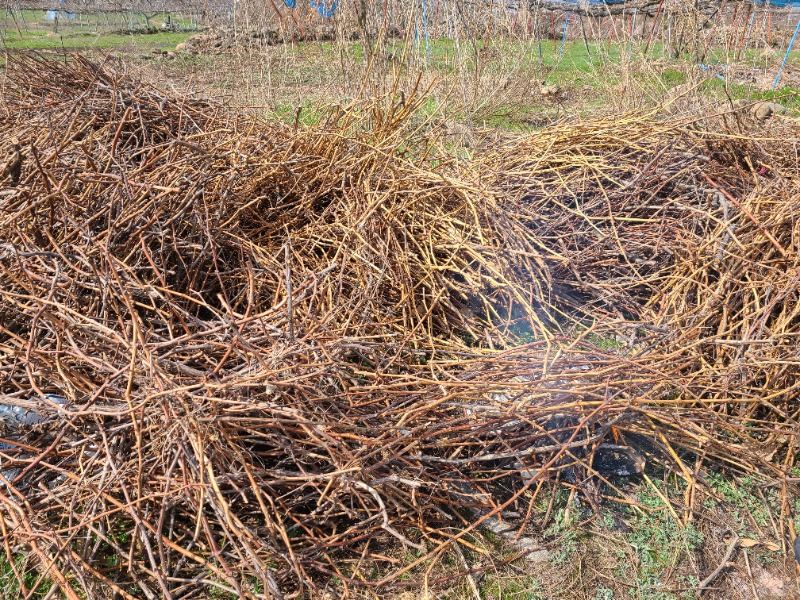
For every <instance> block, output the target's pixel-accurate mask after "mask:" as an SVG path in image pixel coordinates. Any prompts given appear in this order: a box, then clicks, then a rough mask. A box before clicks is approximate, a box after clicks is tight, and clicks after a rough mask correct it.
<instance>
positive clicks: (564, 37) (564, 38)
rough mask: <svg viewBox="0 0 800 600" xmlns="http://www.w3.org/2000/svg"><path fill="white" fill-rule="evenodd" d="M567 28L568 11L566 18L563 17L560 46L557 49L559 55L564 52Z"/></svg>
mask: <svg viewBox="0 0 800 600" xmlns="http://www.w3.org/2000/svg"><path fill="white" fill-rule="evenodd" d="M567 29H569V13H567V18H566V19H564V35H562V36H561V48H559V49H558V54H559V56H561V55H562V54H564V44H566V42H567Z"/></svg>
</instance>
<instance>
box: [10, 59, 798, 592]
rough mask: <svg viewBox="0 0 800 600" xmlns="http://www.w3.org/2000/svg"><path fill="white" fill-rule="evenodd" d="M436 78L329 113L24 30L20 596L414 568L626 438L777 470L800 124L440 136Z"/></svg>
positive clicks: (16, 516) (794, 364) (790, 328)
mask: <svg viewBox="0 0 800 600" xmlns="http://www.w3.org/2000/svg"><path fill="white" fill-rule="evenodd" d="M420 101H421V99H420V98H412V99H411V100H410V101H408V102H406V103H405V104H404V105H401V104H399V103H396V102H393V101H392V99H391V98H386V99H377V100H375V101H373V102H371V103H364V104H356V105H353V106H351V107H349V108H348V109H344V110H337V111H335V112H333V113H331V115H330V116H329V118H328V119H327V120H325V121H324V122H322V123H321V124H319V125H316V126H314V127H312V128H308V129H306V128H302V127H292V126H288V127H287V126H283V125H278V124H271V123H266V122H263V121H261V120H258V119H256V118H254V117H249V116H243V115H238V114H234V113H233V112H230V111H226V110H224V109H223V108H221V107H219V106H216V105H214V104H211V103H205V102H200V101H193V100H192V101H190V100H187V99H184V98H180V97H175V96H172V95H169V94H165V93H163V92H161V91H159V90H157V89H155V88H153V87H150V86H148V85H144V84H141V83H139V82H136V81H131V80H129V79H127V78H126V77H124V76H123V75H121V74H119V73H117V72H115V71H114V70H113V69H111V68H109V67H103V66H98V65H96V64H93V63H90V62H88V61H86V60H83V59H81V58H78V57H74V58H71V59H70V60H69V61H66V62H62V63H56V62H50V61H47V60H44V59H38V58H20V57H14V58H11V59H9V60H8V62H7V66H6V73H5V80H4V82H3V88H2V98H1V100H0V103H1V105H2V106H1V110H2V115H1V116H0V133H2V144H3V145H2V148H0V151H2V152H4V153H5V155H6V156H9V157H11V158H13V157H14V156H15V154H14V153H15V148H17V147H19V148H20V150H19V157H20V158H21V159H22V166H21V169H20V170H19V171H20V172H19V177H16V176H13V177H12V176H11V175H9V173H6V175H5V179H4V180H3V183H2V189H0V300H1V302H0V395H1V396H0V399H1V400H2V404H4V405H5V406H7V407H16V408H17V409H18V410H21V411H24V412H23V413H22V414H24V415H27V416H29V417H30V416H31V415H35V418H28V419H27V421H26V423H24V426H22V425H20V424H19V423H17V424H16V425H15V424H13V423H11V424H9V425H8V427H7V429H6V431H5V432H4V433H3V436H2V438H3V439H2V440H0V441H2V442H3V446H2V448H3V449H2V450H0V467H1V468H2V471H1V472H0V483H2V487H1V489H0V532H1V533H2V540H3V542H4V543H3V548H4V552H5V554H6V558H7V560H8V564H9V565H12V568H13V569H14V570H15V574H16V576H17V578H18V583H19V586H20V588H21V591H22V593H23V594H30V593H32V592H34V591H37V590H41V589H42V588H43V587H44V588H48V587H50V586H52V588H53V589H54V590H55V591H58V592H59V593H60V594H61V595H63V596H64V597H67V598H78V597H82V596H89V597H108V596H109V595H112V594H117V595H118V596H119V597H123V598H139V597H148V598H174V599H177V598H193V597H198V595H201V594H204V593H210V591H211V590H213V589H216V590H217V591H220V590H221V591H223V592H230V593H234V594H238V595H239V596H241V597H244V598H276V597H298V595H301V594H305V595H310V596H312V597H313V596H316V595H318V594H320V593H322V590H325V589H334V590H335V593H336V594H341V595H346V594H350V593H353V590H355V589H356V588H359V587H364V586H366V587H369V588H372V589H373V590H382V591H386V590H387V589H389V588H390V587H391V586H392V585H395V584H396V582H397V580H398V578H399V576H400V575H402V574H403V573H404V572H408V570H409V569H412V568H414V567H415V566H416V565H421V564H425V563H426V562H427V561H431V560H434V559H436V558H437V557H440V556H441V555H442V553H443V552H446V551H447V549H448V548H450V547H452V546H453V545H454V544H468V543H469V542H468V541H467V540H468V539H469V536H476V535H480V533H481V525H482V524H484V523H487V522H488V521H489V520H491V519H496V518H497V517H498V516H502V515H505V516H508V515H510V514H518V515H522V516H521V517H520V518H518V519H517V520H516V521H513V523H514V526H515V527H517V528H518V530H519V531H520V532H524V531H525V529H526V527H527V526H528V522H527V517H525V515H526V514H528V515H529V513H530V511H529V507H530V506H532V505H533V504H534V503H535V502H536V501H537V498H538V497H539V496H540V495H544V494H546V493H553V490H554V489H556V487H557V486H553V485H550V482H561V485H568V486H570V487H571V488H572V489H573V490H576V491H577V493H578V494H579V495H580V498H582V499H583V501H585V502H587V503H588V504H590V505H591V506H594V507H595V508H596V507H597V505H598V503H599V502H601V501H602V498H603V496H605V495H614V494H620V495H624V493H625V492H624V490H623V489H621V487H620V484H619V482H618V481H616V482H615V481H614V480H613V478H612V477H611V475H610V474H609V473H608V472H604V470H603V469H602V468H601V465H600V462H602V460H598V457H602V456H603V455H604V454H603V453H604V451H607V450H608V449H609V448H614V449H619V448H622V447H629V446H634V445H637V448H638V450H637V452H639V453H641V454H643V455H646V456H647V460H648V461H650V462H653V461H655V462H661V463H662V464H663V465H665V466H667V468H671V469H675V470H676V471H677V472H678V473H679V474H681V476H684V477H686V478H687V479H690V478H691V477H692V472H691V470H690V469H687V468H686V465H685V464H684V461H686V460H689V459H690V458H691V457H697V456H699V455H700V450H701V449H702V456H703V460H705V461H708V462H714V463H718V464H721V465H725V466H727V467H729V468H733V469H738V470H741V471H748V472H753V473H757V474H760V475H761V476H763V477H768V478H772V479H781V478H784V477H785V473H786V472H787V470H788V469H790V468H791V467H792V466H793V461H794V458H793V456H794V452H793V451H792V449H793V448H794V444H795V443H796V438H795V435H796V431H797V424H796V417H797V411H798V409H799V408H800V406H798V403H797V400H796V388H797V385H798V384H797V381H798V377H797V374H798V364H800V363H799V362H798V357H797V351H796V349H795V346H796V343H795V340H796V336H797V333H798V319H797V311H798V308H797V307H798V303H797V302H796V300H797V288H798V282H800V275H799V274H798V270H797V267H798V265H797V243H798V232H797V229H796V227H797V226H796V224H795V220H794V217H793V215H794V214H797V212H798V208H800V196H798V191H797V190H798V186H797V177H798V174H797V168H796V164H795V163H794V162H793V161H792V158H791V156H790V155H789V154H787V153H786V149H787V148H788V147H789V146H790V144H791V140H792V136H794V137H795V138H796V131H795V130H794V129H792V126H791V124H788V125H784V126H781V127H783V128H784V129H783V130H781V131H780V132H774V133H771V132H770V131H766V132H764V133H763V134H762V136H763V137H764V140H762V142H758V141H753V140H751V139H747V138H746V137H745V136H743V135H741V134H739V133H735V131H736V129H735V128H733V127H732V128H731V129H730V130H729V131H730V133H720V131H726V130H725V129H721V128H719V127H715V128H714V132H713V133H712V132H711V130H710V128H709V129H703V127H700V126H698V125H697V124H688V123H680V122H675V123H665V122H660V121H658V120H657V119H656V118H654V117H653V116H652V115H629V116H625V117H622V118H620V119H618V120H615V121H614V122H611V121H608V122H605V121H599V122H594V123H590V124H572V125H562V126H559V127H557V128H554V129H550V130H545V131H543V132H540V133H537V134H535V135H530V136H523V137H522V138H518V139H515V140H511V141H509V142H508V143H507V144H505V145H502V146H500V147H499V148H497V149H496V150H495V151H494V152H492V153H488V154H487V155H486V156H484V157H483V158H482V159H480V160H478V161H476V162H475V163H472V164H467V165H466V166H465V165H464V164H463V162H460V163H455V162H453V163H451V162H448V161H447V160H441V161H440V162H439V166H438V167H436V168H432V167H431V166H430V162H429V160H428V158H429V156H430V153H431V152H434V151H435V150H436V148H435V147H422V146H414V145H413V143H412V142H413V138H409V135H410V132H412V131H413V128H414V127H415V126H416V125H414V121H413V120H412V119H411V118H410V117H411V116H412V115H413V113H414V110H415V108H416V106H417V104H418V103H419V102H420ZM400 107H402V108H400ZM776 127H778V125H776ZM770 136H772V137H771V138H770ZM14 138H16V140H18V142H19V143H18V144H16V145H15V140H14ZM410 139H411V140H412V142H410V141H409V140H410ZM787 140H788V141H787ZM622 334H624V335H625V336H626V341H625V343H624V345H623V347H622V348H612V349H607V350H603V349H601V348H599V347H597V345H595V343H596V342H597V340H598V339H614V340H616V339H618V338H619V336H620V335H622ZM592 342H595V343H592ZM615 345H616V344H615ZM601 346H608V345H607V344H601ZM23 420H24V419H23ZM34 421H35V422H34ZM691 459H692V460H695V459H694V458H691ZM545 484H546V485H545ZM384 544H396V545H399V546H402V547H407V548H408V549H410V550H413V551H414V552H415V553H416V554H415V555H416V556H418V557H419V558H418V559H417V560H415V561H414V562H413V563H412V564H397V561H396V560H395V559H392V558H391V557H389V556H387V555H386V554H385V553H383V552H382V547H383V545H384ZM530 550H531V549H530V548H527V549H524V550H522V551H521V552H522V553H524V552H527V551H530ZM364 560H369V561H372V563H373V564H375V565H377V566H379V567H380V568H379V569H378V571H377V572H378V573H380V575H379V576H377V577H374V578H368V577H365V576H364V574H363V572H362V570H361V569H360V566H359V565H361V564H362V562H363V561H364ZM429 583H430V584H431V585H435V584H436V581H435V580H431V581H430V582H429ZM331 586H334V587H333V588H331ZM337 586H338V587H337ZM45 591H46V589H45Z"/></svg>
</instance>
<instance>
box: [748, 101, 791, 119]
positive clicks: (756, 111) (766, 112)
mask: <svg viewBox="0 0 800 600" xmlns="http://www.w3.org/2000/svg"><path fill="white" fill-rule="evenodd" d="M785 113H786V107H785V106H783V105H781V104H778V103H777V102H757V103H755V104H754V105H753V106H752V108H750V114H751V115H752V116H754V117H755V118H756V119H758V120H759V121H766V120H767V119H769V118H771V117H773V116H775V115H782V114H785Z"/></svg>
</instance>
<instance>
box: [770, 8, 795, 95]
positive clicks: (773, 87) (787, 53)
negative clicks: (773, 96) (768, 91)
mask: <svg viewBox="0 0 800 600" xmlns="http://www.w3.org/2000/svg"><path fill="white" fill-rule="evenodd" d="M798 31H800V21H798V22H797V27H795V28H794V34H793V35H792V40H791V41H790V42H789V47H788V48H787V49H786V56H784V57H783V62H782V63H781V68H780V69H778V74H777V75H775V81H774V82H773V84H772V89H773V90H774V89H775V88H777V87H778V82H779V81H780V80H781V73H783V67H784V66H786V61H787V60H789V53H790V52H791V51H792V46H794V41H795V40H796V39H797V32H798Z"/></svg>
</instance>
